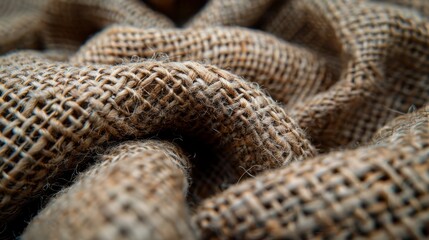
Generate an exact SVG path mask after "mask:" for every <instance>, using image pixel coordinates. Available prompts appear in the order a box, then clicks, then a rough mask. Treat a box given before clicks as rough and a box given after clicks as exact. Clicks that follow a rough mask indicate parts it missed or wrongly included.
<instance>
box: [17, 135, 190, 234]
mask: <svg viewBox="0 0 429 240" xmlns="http://www.w3.org/2000/svg"><path fill="white" fill-rule="evenodd" d="M187 169H189V161H187V159H186V157H185V156H183V154H182V153H181V152H180V150H179V149H177V148H176V147H174V146H173V145H170V144H168V143H163V142H156V141H147V142H127V143H123V144H121V145H120V146H117V147H114V148H113V149H110V150H109V152H108V153H106V154H105V155H103V156H102V157H100V163H99V164H96V165H95V166H94V167H93V168H91V169H90V170H88V171H87V172H85V173H83V174H82V175H81V176H80V177H79V179H78V180H76V183H75V184H74V185H73V186H72V187H71V188H70V189H68V190H67V191H65V192H62V193H60V194H58V196H57V198H56V199H55V202H52V203H51V204H50V205H48V206H47V207H46V211H43V212H41V213H40V214H39V215H38V217H37V218H36V219H35V220H34V221H33V222H32V225H31V227H30V228H29V229H28V230H27V231H26V235H25V236H24V237H26V238H28V239H47V238H58V237H60V238H62V239H82V238H91V239H98V238H102V239H119V238H135V239H137V238H145V239H174V238H180V239H194V238H195V236H194V234H195V233H194V232H193V231H192V230H191V226H189V225H187V224H188V223H189V222H190V221H189V214H188V213H187V212H186V208H185V207H184V205H185V198H184V194H183V191H186V189H187V185H188V183H187V181H186V178H185V176H186V175H187V172H186V170H187ZM148 176H150V177H148ZM105 189H108V191H105ZM154 196H156V197H154ZM142 199H144V201H141V200H142ZM70 203H71V204H70ZM172 220H174V221H172ZM84 225H85V228H84V229H81V227H82V226H84ZM47 228H50V229H52V230H53V231H40V229H47ZM63 229H67V230H66V231H64V230H63Z"/></svg>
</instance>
